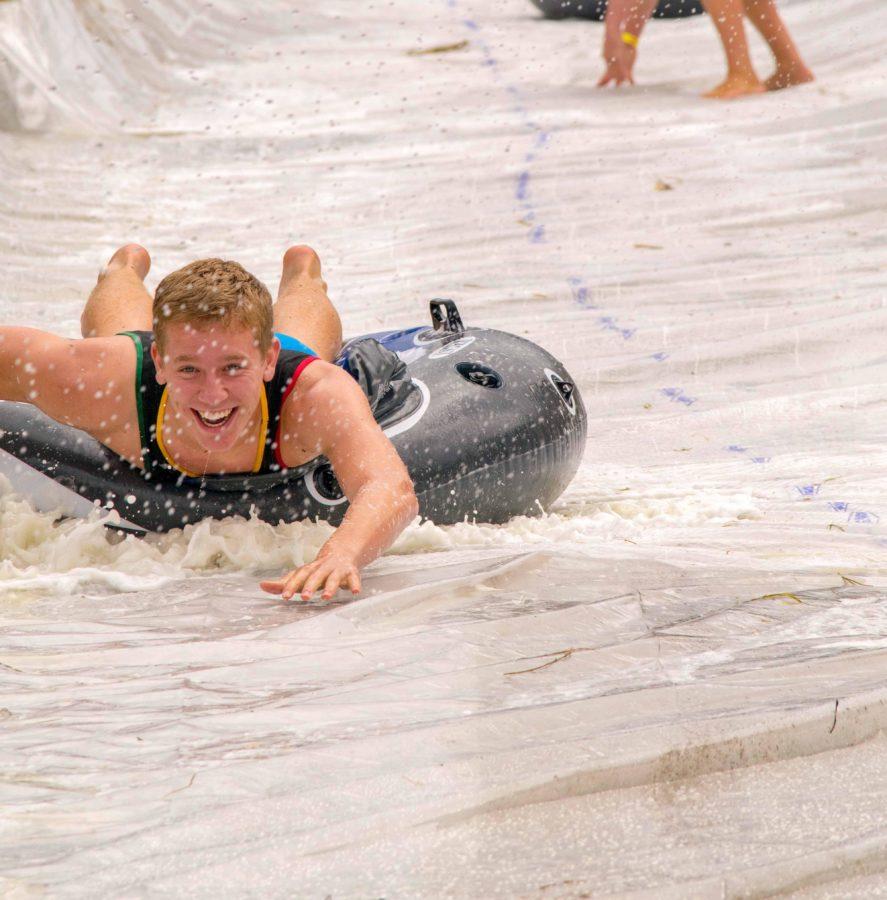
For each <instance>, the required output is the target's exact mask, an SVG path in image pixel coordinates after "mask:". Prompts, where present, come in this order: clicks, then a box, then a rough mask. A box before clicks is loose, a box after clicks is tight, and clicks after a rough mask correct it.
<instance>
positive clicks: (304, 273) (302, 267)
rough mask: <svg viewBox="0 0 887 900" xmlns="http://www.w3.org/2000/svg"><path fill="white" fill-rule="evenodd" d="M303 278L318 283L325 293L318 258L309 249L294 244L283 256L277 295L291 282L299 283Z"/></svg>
mask: <svg viewBox="0 0 887 900" xmlns="http://www.w3.org/2000/svg"><path fill="white" fill-rule="evenodd" d="M304 278H310V279H311V280H313V281H319V282H320V283H321V284H322V285H323V289H324V291H326V282H325V281H324V280H323V277H322V276H321V273H320V257H319V256H318V255H317V254H316V253H315V252H314V251H313V250H312V249H311V248H310V247H307V246H305V245H304V244H296V245H295V246H293V247H290V248H289V250H287V251H286V253H284V254H283V271H282V272H281V275H280V290H279V293H283V289H284V286H285V285H287V284H289V283H290V282H291V281H300V280H302V279H304Z"/></svg>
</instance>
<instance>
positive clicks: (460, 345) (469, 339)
mask: <svg viewBox="0 0 887 900" xmlns="http://www.w3.org/2000/svg"><path fill="white" fill-rule="evenodd" d="M475 340H477V338H475V336H474V335H473V334H469V335H466V336H465V337H460V338H456V340H455V341H450V342H449V343H448V344H444V345H443V347H438V348H437V350H435V351H434V353H429V354H428V358H429V359H443V357H445V356H452V355H453V354H454V353H458V352H459V351H460V350H464V349H465V348H466V347H470V346H471V345H472V344H473V343H474V342H475Z"/></svg>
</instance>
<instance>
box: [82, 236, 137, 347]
mask: <svg viewBox="0 0 887 900" xmlns="http://www.w3.org/2000/svg"><path fill="white" fill-rule="evenodd" d="M150 268H151V257H150V256H149V255H148V251H147V250H146V249H145V248H144V247H141V246H139V245H138V244H126V245H125V246H123V247H121V248H120V249H119V250H118V251H117V252H116V253H115V254H114V255H113V256H112V257H111V259H110V260H109V262H108V265H106V266H105V268H104V269H102V271H101V272H99V278H98V282H97V283H96V286H95V287H94V288H93V289H92V293H91V294H90V295H89V299H88V300H87V301H86V306H85V307H84V309H83V314H82V315H81V316H80V333H81V334H82V335H83V337H110V336H111V335H114V334H117V333H118V332H119V331H151V330H152V329H153V324H152V314H151V306H152V300H151V295H150V294H149V293H148V291H147V289H146V288H145V284H144V280H145V276H146V275H147V274H148V270H149V269H150Z"/></svg>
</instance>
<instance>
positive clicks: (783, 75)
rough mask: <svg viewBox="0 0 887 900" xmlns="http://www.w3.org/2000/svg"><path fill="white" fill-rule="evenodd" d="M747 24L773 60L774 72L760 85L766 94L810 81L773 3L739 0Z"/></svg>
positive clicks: (811, 75) (811, 74)
mask: <svg viewBox="0 0 887 900" xmlns="http://www.w3.org/2000/svg"><path fill="white" fill-rule="evenodd" d="M743 2H744V4H745V13H746V15H747V16H748V18H749V21H750V22H751V23H752V25H754V26H755V28H757V29H758V31H759V32H760V33H761V37H762V38H763V39H764V40H765V41H766V42H767V46H768V47H769V48H770V51H771V52H772V53H773V56H774V58H775V59H776V71H775V72H774V73H773V74H772V75H771V76H770V77H769V78H768V79H767V80H766V81H765V82H764V84H765V85H766V87H767V90H768V91H778V90H780V88H786V87H792V86H793V85H796V84H805V83H806V82H808V81H813V73H812V72H811V71H810V70H809V69H808V68H807V66H805V65H804V60H802V59H801V54H800V53H799V52H798V48H797V47H796V46H795V42H794V41H793V40H792V37H791V35H790V34H789V33H788V29H787V28H786V27H785V22H783V21H782V17H781V16H780V15H779V11H778V10H777V9H776V3H775V2H774V0H743Z"/></svg>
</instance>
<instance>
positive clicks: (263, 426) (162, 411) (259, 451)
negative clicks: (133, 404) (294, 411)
mask: <svg viewBox="0 0 887 900" xmlns="http://www.w3.org/2000/svg"><path fill="white" fill-rule="evenodd" d="M166 390H167V389H166V388H164V389H163V394H162V396H161V397H160V405H159V406H158V407H157V446H158V447H159V448H160V452H161V453H162V454H163V458H164V459H165V460H166V461H167V462H168V463H169V464H170V465H171V466H172V467H173V468H174V469H175V470H176V471H177V472H181V473H182V474H183V475H187V476H188V477H189V478H202V477H203V475H201V474H199V473H197V472H189V471H188V470H187V469H183V468H182V467H181V466H179V465H177V464H176V463H175V461H174V460H173V458H172V457H171V456H170V455H169V451H168V450H167V449H166V445H165V444H164V443H163V417H164V416H165V415H166ZM259 396H260V397H261V408H262V421H261V423H260V424H259V443H258V446H257V447H256V458H255V461H254V462H253V467H252V469H251V470H250V471H252V472H258V471H259V470H260V469H261V468H262V457H263V456H264V455H265V441H266V440H267V438H268V398H267V397H266V396H265V392H264V391H262V393H261V394H260V395H259Z"/></svg>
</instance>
